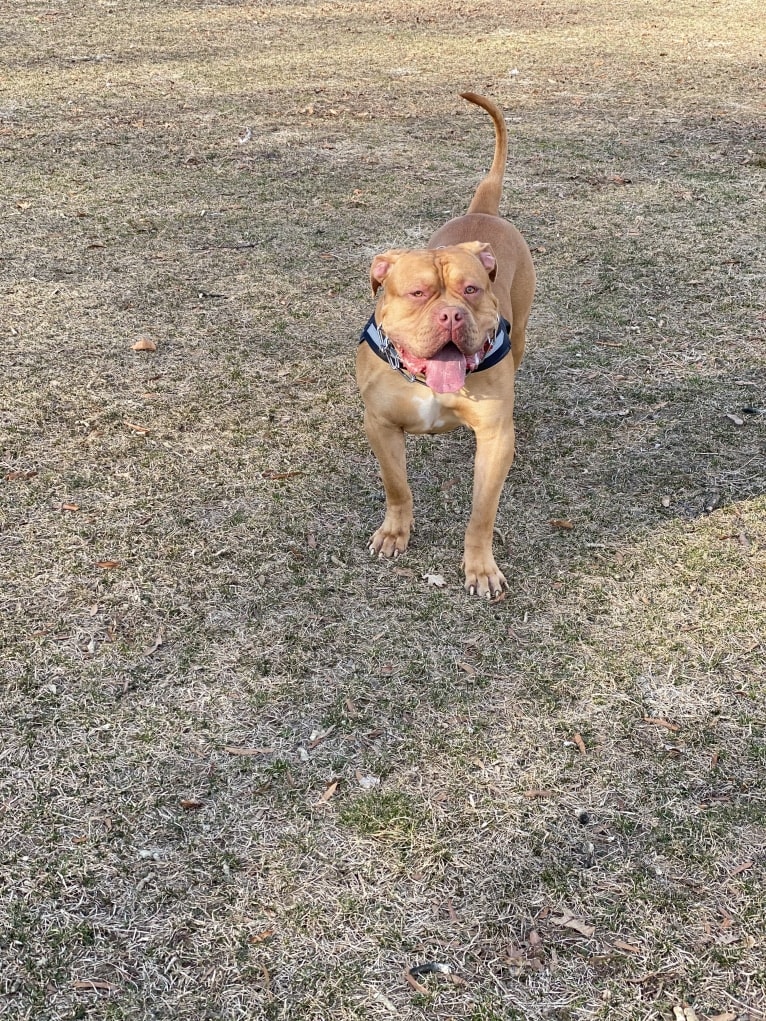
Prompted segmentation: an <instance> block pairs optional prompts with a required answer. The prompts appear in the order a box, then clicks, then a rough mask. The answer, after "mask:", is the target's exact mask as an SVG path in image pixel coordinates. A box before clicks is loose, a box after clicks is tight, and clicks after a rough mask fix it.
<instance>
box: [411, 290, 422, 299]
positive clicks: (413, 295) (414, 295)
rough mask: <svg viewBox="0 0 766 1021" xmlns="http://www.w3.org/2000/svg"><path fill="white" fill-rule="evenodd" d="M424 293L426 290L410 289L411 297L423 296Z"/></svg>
mask: <svg viewBox="0 0 766 1021" xmlns="http://www.w3.org/2000/svg"><path fill="white" fill-rule="evenodd" d="M424 294H425V291H410V297H411V298H422V297H423V295H424Z"/></svg>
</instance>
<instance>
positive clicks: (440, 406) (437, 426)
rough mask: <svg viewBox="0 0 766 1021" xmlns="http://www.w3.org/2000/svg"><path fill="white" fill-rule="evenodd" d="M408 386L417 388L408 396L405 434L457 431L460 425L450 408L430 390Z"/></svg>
mask: <svg viewBox="0 0 766 1021" xmlns="http://www.w3.org/2000/svg"><path fill="white" fill-rule="evenodd" d="M410 385H411V386H413V387H414V386H417V390H413V392H412V393H411V394H410V415H409V416H408V418H409V422H408V425H407V430H406V431H407V432H410V433H415V434H417V435H420V434H421V433H443V432H449V431H450V430H451V429H457V427H458V426H459V425H461V424H462V422H461V420H460V419H459V418H458V416H457V415H456V414H455V412H454V411H453V410H452V408H450V407H447V406H446V405H445V404H444V403H443V402H442V400H440V399H439V396H437V395H436V394H434V392H433V391H432V390H429V389H428V387H426V386H422V385H421V384H415V383H413V384H410Z"/></svg>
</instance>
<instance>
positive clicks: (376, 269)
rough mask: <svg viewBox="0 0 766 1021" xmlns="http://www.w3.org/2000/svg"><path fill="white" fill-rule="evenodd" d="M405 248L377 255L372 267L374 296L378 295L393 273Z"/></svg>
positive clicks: (371, 281)
mask: <svg viewBox="0 0 766 1021" xmlns="http://www.w3.org/2000/svg"><path fill="white" fill-rule="evenodd" d="M405 251H406V249H405V248H392V249H390V251H388V252H383V253H381V254H380V255H376V256H375V258H374V259H373V260H372V265H371V266H370V283H371V284H372V293H373V295H375V294H377V293H378V288H379V287H380V286H381V285H382V284H383V282H384V280H385V279H386V277H387V276H388V274H389V273H390V272H391V270H392V268H393V265H394V263H395V262H396V260H397V259H398V258H399V256H401V255H404V253H405Z"/></svg>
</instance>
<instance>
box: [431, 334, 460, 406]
mask: <svg viewBox="0 0 766 1021" xmlns="http://www.w3.org/2000/svg"><path fill="white" fill-rule="evenodd" d="M464 383H465V356H464V355H462V354H461V353H460V351H458V349H457V348H456V347H455V345H454V344H447V345H446V346H445V347H443V348H442V349H441V351H439V353H438V354H436V355H434V357H433V358H429V359H428V361H427V362H426V384H427V386H430V388H431V389H432V390H435V391H436V393H438V394H454V393H457V391H458V390H461V389H462V387H463V384H464Z"/></svg>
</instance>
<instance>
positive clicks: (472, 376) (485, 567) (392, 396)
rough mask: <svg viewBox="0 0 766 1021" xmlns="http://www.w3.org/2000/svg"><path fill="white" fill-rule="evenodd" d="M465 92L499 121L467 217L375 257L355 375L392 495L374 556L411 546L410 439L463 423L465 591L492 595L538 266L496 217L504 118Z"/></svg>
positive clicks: (499, 577)
mask: <svg viewBox="0 0 766 1021" xmlns="http://www.w3.org/2000/svg"><path fill="white" fill-rule="evenodd" d="M462 96H463V99H467V100H468V101H469V102H470V103H475V104H476V105H477V106H481V107H483V109H484V110H486V111H487V113H489V115H490V116H491V117H492V120H493V121H494V124H495V155H494V159H493V161H492V166H491V168H490V171H489V173H488V174H487V176H486V177H485V178H484V180H483V181H482V182H481V183H480V184H479V187H478V188H477V190H476V194H475V195H474V197H473V201H472V202H471V205H470V207H469V209H468V213H467V214H466V215H465V216H460V217H457V218H456V219H454V220H450V221H449V222H448V223H446V224H445V225H444V226H443V227H441V228H440V229H439V230H437V232H436V233H435V234H434V236H433V237H432V238H431V240H430V242H429V245H428V248H427V249H423V250H420V251H409V250H405V249H396V250H392V251H388V252H383V253H382V254H381V255H377V256H376V257H375V258H374V259H373V261H372V266H371V268H370V279H371V281H372V291H373V294H374V295H377V303H376V306H375V315H374V318H373V319H372V320H370V323H369V324H368V326H367V329H366V331H365V333H364V334H363V335H362V341H363V342H362V343H360V345H359V350H358V354H357V362H356V376H357V382H358V384H359V389H360V391H361V393H362V398H363V400H364V405H365V415H364V424H365V429H366V431H367V436H368V438H369V441H370V445H371V446H372V449H373V451H374V452H375V455H376V457H377V459H378V461H379V463H380V469H381V474H382V477H383V485H384V487H385V490H386V516H385V518H384V521H383V524H382V525H381V526H380V528H379V529H378V530H377V532H375V534H374V535H373V536H372V538H371V540H370V552H371V553H373V554H375V553H377V554H378V555H379V556H381V557H392V556H393V557H395V556H398V555H399V554H400V553H402V552H404V550H406V549H407V544H408V543H409V539H410V531H411V529H412V525H413V516H412V492H411V491H410V487H409V485H408V484H407V470H406V464H405V443H404V434H405V433H417V434H422V433H441V432H447V431H449V430H451V429H456V428H457V427H458V426H460V425H467V426H469V427H470V428H471V429H473V431H474V433H475V435H476V456H475V462H474V480H473V508H472V511H471V516H470V519H469V521H468V527H467V529H466V533H465V554H464V558H463V567H464V569H465V586H466V588H467V589H468V591H469V592H470V593H471V594H474V593H477V594H478V595H480V596H486V597H487V598H491V597H493V596H496V595H498V594H499V593H500V592H501V591H502V588H503V587H504V586H506V587H507V582H506V580H505V578H504V576H503V574H502V573H501V571H500V569H499V568H498V566H497V564H496V563H495V558H494V556H493V554H492V531H493V527H494V523H495V516H496V514H497V508H498V504H499V502H500V494H501V491H502V488H503V483H504V482H505V478H506V476H507V474H508V470H509V468H510V467H511V462H512V461H513V453H514V430H513V381H514V374H515V370H516V368H517V367H518V365H519V362H520V361H521V357H522V355H523V353H524V343H525V331H526V326H527V319H528V318H529V310H530V306H531V304H532V297H533V295H534V290H535V271H534V267H533V265H532V257H531V255H530V253H529V248H528V247H527V245H526V243H525V241H524V239H523V238H522V236H521V234H520V233H519V232H518V230H516V228H515V227H514V226H512V225H511V224H510V223H508V222H507V221H506V220H503V219H501V218H500V216H499V214H498V207H499V203H500V196H501V194H502V187H503V176H504V173H505V163H506V154H507V147H508V136H507V131H506V127H505V120H504V118H503V114H502V112H501V111H500V109H499V108H498V107H497V106H496V105H495V104H494V103H493V102H491V101H490V100H488V99H485V98H483V97H482V96H477V95H475V94H474V93H471V92H465V93H462ZM498 313H499V314H498ZM500 315H502V316H503V317H504V318H505V319H506V320H507V324H506V325H508V324H509V325H510V330H509V332H510V349H511V357H503V351H504V350H507V347H508V337H507V334H506V335H505V337H503V334H502V330H500V329H498V321H499V316H500ZM364 341H366V342H364ZM488 366H489V367H488Z"/></svg>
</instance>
